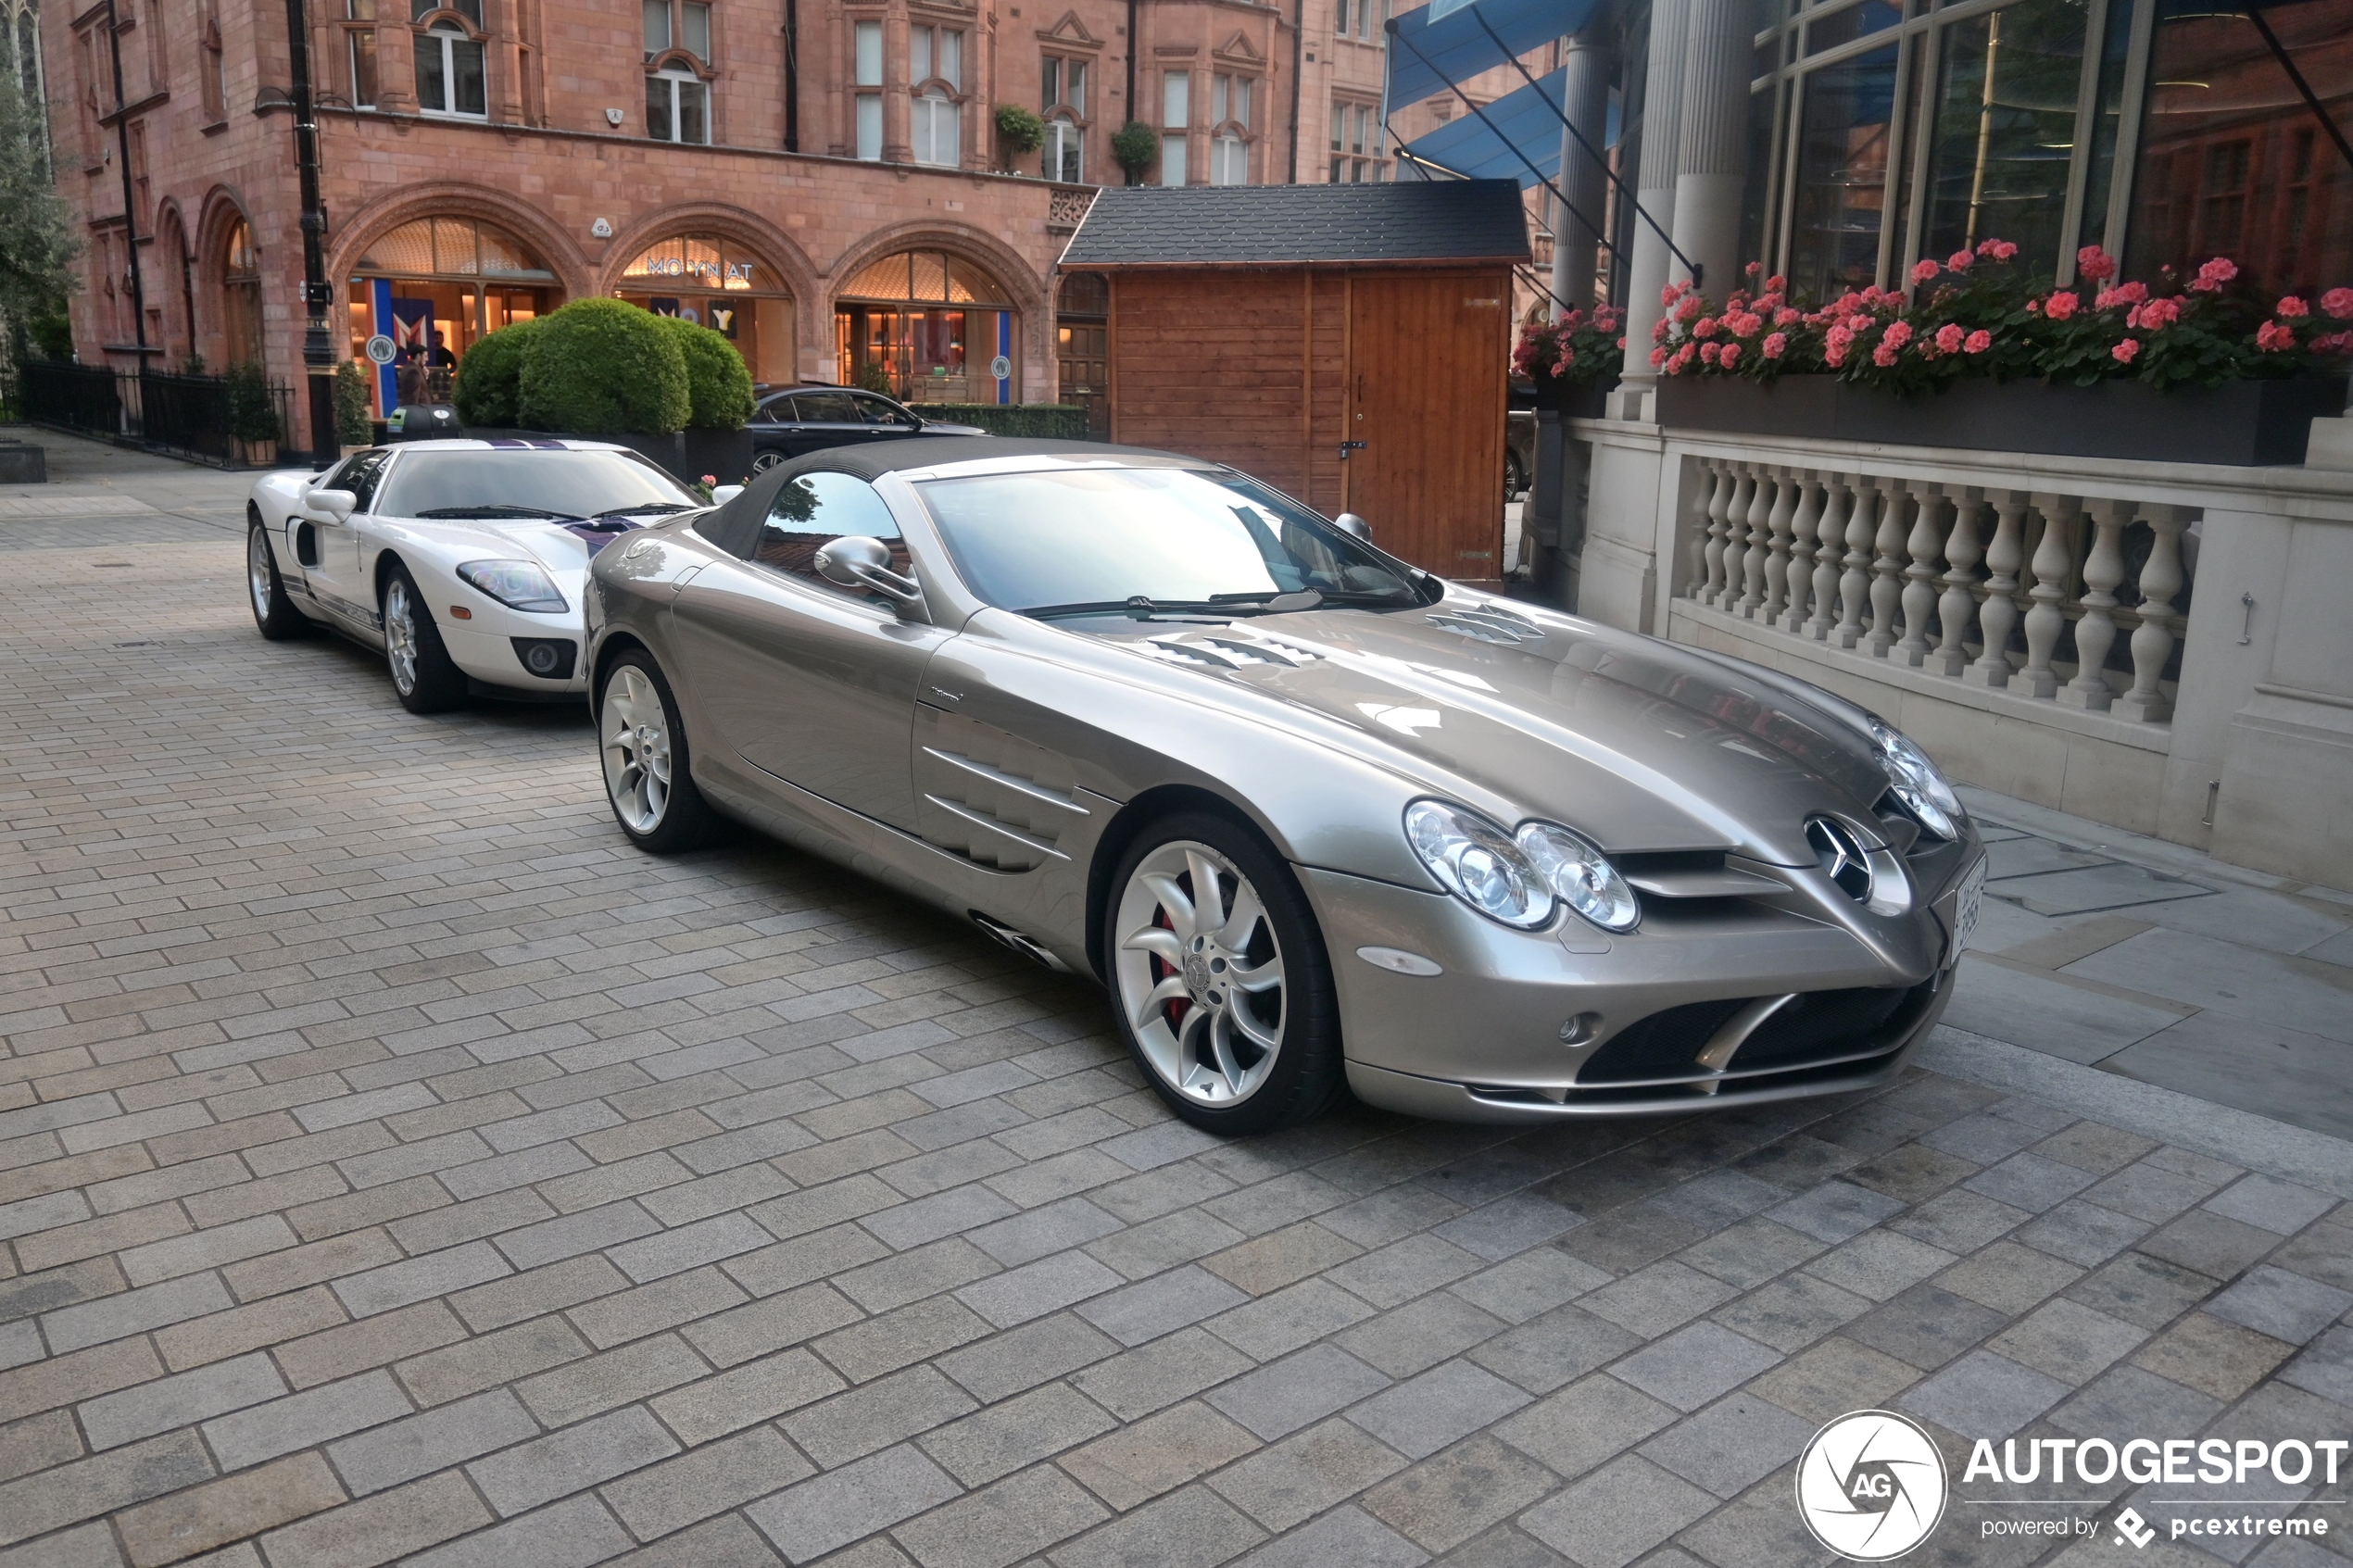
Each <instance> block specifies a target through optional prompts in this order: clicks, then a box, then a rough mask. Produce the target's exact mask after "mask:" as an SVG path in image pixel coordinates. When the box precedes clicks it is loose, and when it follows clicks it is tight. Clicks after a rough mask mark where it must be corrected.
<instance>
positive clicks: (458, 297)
mask: <svg viewBox="0 0 2353 1568" xmlns="http://www.w3.org/2000/svg"><path fill="white" fill-rule="evenodd" d="M555 282H556V275H555V273H553V272H552V271H550V270H548V269H547V267H546V266H545V265H544V264H543V263H542V262H541V261H540V260H539V258H538V257H536V256H535V255H533V254H532V252H531V251H530V249H529V248H528V247H526V246H525V245H523V244H522V241H520V240H518V239H516V238H515V237H514V236H513V235H512V234H510V233H508V232H505V231H504V230H501V229H497V228H494V227H492V226H490V225H489V224H486V223H478V222H476V221H474V220H472V219H468V218H420V219H417V220H414V221H412V222H409V223H403V224H401V225H400V226H398V227H397V228H394V229H388V230H386V231H384V232H383V233H381V234H378V235H377V236H376V237H375V238H374V239H372V240H371V241H369V242H368V244H367V246H366V247H365V249H364V250H362V252H361V253H360V257H359V261H358V263H357V264H356V265H355V266H354V268H353V273H352V276H351V278H350V279H349V284H348V286H349V293H348V295H346V307H347V308H348V310H349V314H350V324H351V354H352V358H354V359H355V360H359V362H360V363H361V364H362V365H366V363H367V361H366V359H365V358H364V351H365V346H366V344H367V340H368V339H369V338H370V337H371V336H374V335H375V334H377V333H379V332H381V333H383V334H384V336H386V337H389V338H391V339H392V340H393V344H394V347H395V351H396V354H397V356H398V358H397V359H396V362H395V363H394V364H393V365H391V366H387V367H384V368H383V369H381V370H376V373H375V375H374V376H373V377H372V378H371V380H372V381H373V383H374V387H373V390H374V392H375V395H376V411H377V412H378V413H379V414H380V415H381V414H385V413H388V412H389V411H390V410H391V409H392V408H396V407H397V406H399V405H401V404H403V403H443V402H447V401H448V399H449V392H450V386H451V384H452V383H453V381H454V379H455V374H456V370H457V367H458V361H459V359H460V358H464V356H465V353H466V350H467V349H469V348H471V347H472V345H474V344H475V343H476V342H477V341H479V340H480V339H481V338H482V337H483V336H484V334H485V333H489V332H497V330H498V329H499V328H501V327H504V326H507V325H509V324H510V323H511V322H515V321H527V320H531V319H532V318H533V317H535V316H540V315H544V314H546V313H547V311H549V310H552V309H554V308H555V307H556V306H558V305H560V304H561V303H562V299H563V296H562V293H561V291H560V290H559V289H556V288H554V287H553V286H552V285H553V284H554V283H555ZM369 368H370V369H371V370H374V369H375V368H374V367H369Z"/></svg>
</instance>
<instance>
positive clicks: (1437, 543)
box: [1062, 180, 1529, 578]
mask: <svg viewBox="0 0 2353 1568" xmlns="http://www.w3.org/2000/svg"><path fill="white" fill-rule="evenodd" d="M1528 259H1529V248H1528V228H1527V222H1526V220H1525V218H1524V216H1523V212H1522V208H1521V206H1520V193H1519V187H1518V186H1517V185H1516V184H1514V183H1513V182H1510V181H1508V180H1460V181H1441V182H1418V181H1416V182H1406V183H1402V184H1383V185H1187V186H1179V187H1175V188H1161V187H1156V186H1144V187H1137V188H1133V189H1116V190H1106V191H1104V192H1103V193H1102V194H1101V195H1099V196H1097V197H1096V198H1095V203H1094V206H1093V207H1091V208H1090V209H1089V210H1088V214H1087V218H1086V220H1085V221H1084V222H1083V223H1081V224H1080V225H1079V228H1078V232H1076V233H1075V234H1074V235H1072V236H1071V241H1070V245H1069V246H1068V248H1066V249H1065V250H1064V251H1063V258H1062V271H1063V276H1064V277H1065V278H1066V279H1067V278H1070V277H1072V276H1075V275H1082V274H1086V273H1100V274H1101V275H1102V276H1103V277H1104V279H1106V280H1107V282H1108V283H1109V296H1110V303H1109V307H1108V327H1109V332H1108V342H1107V345H1106V349H1105V352H1106V358H1107V367H1106V374H1105V380H1106V382H1107V383H1108V391H1109V402H1110V425H1111V429H1110V436H1111V439H1112V440H1114V441H1116V442H1120V443H1123V444H1126V445H1137V446H1158V447H1164V448H1166V449H1168V450H1170V451H1176V452H1184V453H1188V454H1190V455H1194V456H1198V457H1203V458H1214V459H1215V460H1217V461H1219V462H1224V463H1231V464H1232V465H1233V466H1234V467H1236V468H1238V469H1240V470H1243V471H1244V472H1246V473H1252V474H1255V475H1257V476H1258V477H1259V478H1261V479H1264V480H1265V481H1266V482H1267V483H1270V484H1273V485H1275V486H1276V487H1277V488H1278V489H1281V490H1284V491H1287V492H1289V493H1290V495H1295V496H1297V497H1298V498H1299V499H1301V500H1302V501H1305V502H1307V503H1308V504H1309V505H1310V506H1312V507H1314V508H1316V509H1317V510H1319V511H1322V512H1325V513H1327V514H1330V513H1338V512H1342V511H1353V512H1355V513H1358V514H1359V515H1361V516H1362V517H1364V518H1365V521H1368V522H1369V523H1371V524H1372V528H1373V537H1374V539H1375V540H1376V541H1377V542H1378V544H1379V545H1380V546H1382V547H1383V548H1384V549H1387V550H1390V551H1391V552H1393V553H1395V554H1397V555H1400V556H1403V557H1404V558H1406V559H1407V560H1410V561H1412V562H1413V563H1414V564H1416V566H1420V567H1424V568H1426V569H1428V571H1435V572H1438V573H1439V574H1441V576H1446V577H1466V578H1492V577H1496V576H1498V575H1500V574H1501V571H1502V552H1503V533H1504V497H1503V480H1502V475H1503V471H1504V399H1505V395H1506V390H1507V383H1506V379H1505V377H1506V370H1507V368H1508V364H1509V359H1510V354H1511V332H1512V319H1511V318H1512V268H1513V265H1514V264H1515V263H1524V262H1526V261H1527V260H1528Z"/></svg>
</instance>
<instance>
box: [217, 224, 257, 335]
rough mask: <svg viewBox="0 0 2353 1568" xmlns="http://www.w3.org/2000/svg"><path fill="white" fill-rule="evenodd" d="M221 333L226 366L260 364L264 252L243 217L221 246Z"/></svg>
mask: <svg viewBox="0 0 2353 1568" xmlns="http://www.w3.org/2000/svg"><path fill="white" fill-rule="evenodd" d="M220 333H221V339H222V342H221V353H222V356H223V358H224V363H227V364H231V365H258V364H259V363H261V252H260V250H259V249H258V247H257V246H256V245H254V243H253V230H252V229H251V228H249V227H247V226H246V223H245V220H244V219H242V218H240V219H238V220H235V221H234V222H233V223H231V224H230V225H229V232H228V235H227V237H226V238H225V239H224V240H223V241H222V243H221V252H220Z"/></svg>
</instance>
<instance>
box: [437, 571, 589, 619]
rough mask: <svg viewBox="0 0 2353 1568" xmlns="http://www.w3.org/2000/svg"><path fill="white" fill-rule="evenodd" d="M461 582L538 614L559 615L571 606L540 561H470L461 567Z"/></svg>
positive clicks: (510, 604)
mask: <svg viewBox="0 0 2353 1568" xmlns="http://www.w3.org/2000/svg"><path fill="white" fill-rule="evenodd" d="M458 578H459V581H460V582H462V583H465V584H466V585H467V586H468V587H470V588H474V589H478V590H480V591H481V592H483V593H485V594H487V595H489V596H491V597H492V598H494V599H497V601H498V602H499V603H500V604H502V605H505V606H506V607H507V608H510V609H527V610H530V611H531V612H532V613H533V614H535V615H560V614H561V613H562V612H563V611H564V610H565V609H566V608H569V607H568V606H567V605H566V604H565V603H564V596H563V590H561V589H560V588H558V587H557V586H556V580H555V579H554V578H552V577H550V576H548V575H547V569H546V568H544V567H542V566H541V565H540V564H539V563H538V562H537V561H528V560H470V561H467V562H466V563H465V564H464V565H462V566H460V567H459V568H458Z"/></svg>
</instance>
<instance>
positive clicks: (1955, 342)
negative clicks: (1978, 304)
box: [1936, 321, 1962, 354]
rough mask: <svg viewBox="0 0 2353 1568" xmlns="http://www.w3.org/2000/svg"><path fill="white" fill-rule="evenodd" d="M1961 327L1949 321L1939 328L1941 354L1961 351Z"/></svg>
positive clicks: (1937, 334) (1938, 337)
mask: <svg viewBox="0 0 2353 1568" xmlns="http://www.w3.org/2000/svg"><path fill="white" fill-rule="evenodd" d="M1961 335H1962V334H1961V329H1960V328H1958V327H1957V326H1955V325H1954V324H1953V323H1952V322H1950V321H1947V322H1945V323H1944V325H1943V326H1941V327H1939V328H1937V329H1936V347H1937V352H1939V353H1941V354H1958V353H1959V352H1960V351H1961Z"/></svg>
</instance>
